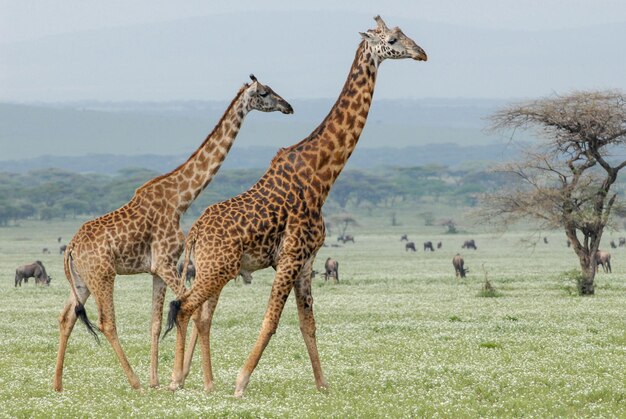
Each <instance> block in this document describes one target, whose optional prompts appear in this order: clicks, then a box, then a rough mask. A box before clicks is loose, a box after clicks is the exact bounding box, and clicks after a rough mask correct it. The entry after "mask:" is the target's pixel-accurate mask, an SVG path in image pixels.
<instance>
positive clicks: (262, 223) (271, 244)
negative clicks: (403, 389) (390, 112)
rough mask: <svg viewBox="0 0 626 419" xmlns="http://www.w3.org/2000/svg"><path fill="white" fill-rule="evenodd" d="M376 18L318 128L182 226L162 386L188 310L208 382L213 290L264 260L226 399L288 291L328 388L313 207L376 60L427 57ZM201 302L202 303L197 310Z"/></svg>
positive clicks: (342, 157) (177, 377)
mask: <svg viewBox="0 0 626 419" xmlns="http://www.w3.org/2000/svg"><path fill="white" fill-rule="evenodd" d="M375 20H376V22H377V27H376V29H372V30H369V31H367V32H366V33H361V36H362V38H363V40H362V42H361V43H360V44H359V46H358V48H357V52H356V56H355V58H354V62H353V64H352V67H351V69H350V72H349V74H348V79H347V80H346V83H345V85H344V87H343V90H342V92H341V94H340V96H339V98H338V99H337V102H336V103H335V105H334V106H333V108H332V109H331V111H330V113H329V114H328V116H327V117H326V119H324V121H323V122H322V123H321V124H320V125H319V127H317V128H316V129H315V130H314V131H313V132H312V133H311V134H310V135H309V136H308V137H307V138H305V139H304V140H302V141H301V142H299V143H298V144H295V145H293V146H291V147H289V148H285V149H282V150H280V151H279V152H278V154H277V155H276V156H275V157H274V159H273V160H272V162H271V164H270V167H269V169H268V170H267V172H266V173H265V174H264V175H263V176H262V177H261V179H259V181H258V182H257V183H256V184H255V185H253V186H252V187H251V188H250V189H249V190H248V191H246V192H244V193H243V194H241V195H238V196H236V197H234V198H231V199H229V200H227V201H224V202H220V203H217V204H214V205H211V206H210V207H208V208H207V209H206V210H205V212H204V213H203V214H202V216H201V217H200V218H199V219H198V220H197V221H196V222H195V223H194V225H193V227H192V228H191V230H190V232H189V235H188V238H187V242H186V246H185V259H186V260H189V257H190V254H191V253H192V252H193V253H194V255H195V256H194V259H195V264H196V278H195V281H194V283H193V286H192V288H191V289H189V290H187V291H186V292H185V293H184V294H183V295H182V296H181V297H179V298H178V299H177V300H175V301H172V303H170V312H169V315H168V331H169V330H170V329H171V328H173V326H174V324H176V325H177V336H176V353H175V359H174V369H173V373H172V381H171V383H170V389H171V390H175V389H177V388H179V387H181V386H182V385H183V384H184V379H185V375H184V369H183V361H184V355H185V354H184V352H185V336H186V333H187V325H188V322H189V319H190V317H191V316H192V314H193V316H194V323H195V326H196V327H197V328H198V334H199V336H200V343H201V346H202V366H203V370H204V388H205V390H211V389H212V388H213V375H212V366H211V355H210V342H209V341H210V327H211V320H212V316H213V313H214V311H215V306H216V305H217V302H218V299H219V295H220V292H221V290H222V288H223V287H224V285H225V284H226V283H227V282H228V281H229V280H231V279H233V278H235V277H236V275H237V274H238V273H240V272H241V273H244V274H249V273H251V272H253V271H256V270H258V269H263V268H266V267H269V266H271V267H273V268H274V269H275V270H276V275H275V278H274V281H273V284H272V291H271V294H270V298H269V303H268V307H267V310H266V312H265V317H264V319H263V324H262V327H261V332H260V334H259V337H258V339H257V341H256V343H255V345H254V348H253V349H252V352H251V353H250V355H249V357H248V359H247V361H246V363H245V365H244V367H243V368H242V370H241V372H240V373H239V376H238V378H237V384H236V389H235V396H237V397H241V396H242V395H243V393H244V391H245V388H246V386H247V385H248V382H249V380H250V375H251V374H252V371H253V370H254V368H255V367H256V365H257V363H258V362H259V359H260V357H261V354H262V353H263V350H264V349H265V347H266V346H267V344H268V342H269V340H270V337H271V336H272V334H274V333H275V331H276V328H277V326H278V321H279V319H280V315H281V313H282V310H283V307H284V304H285V301H286V300H287V297H288V296H289V293H290V292H291V289H292V288H295V296H296V304H297V307H298V317H299V321H300V330H301V332H302V336H303V338H304V341H305V343H306V347H307V350H308V353H309V358H310V360H311V365H312V367H313V374H314V376H315V382H316V385H317V387H318V388H325V387H326V386H327V384H326V381H325V379H324V376H323V374H322V368H321V366H320V360H319V356H318V351H317V343H316V338H315V319H314V317H313V297H312V296H311V269H312V263H313V260H314V259H315V255H316V253H317V251H318V250H319V248H320V247H321V246H322V244H323V243H324V237H325V230H324V220H323V219H322V205H323V204H324V201H325V200H326V197H327V196H328V193H329V191H330V188H331V187H332V185H333V183H334V182H335V180H336V179H337V176H338V175H339V173H340V172H341V170H342V169H343V167H344V165H345V164H346V161H347V160H348V158H349V157H350V155H351V154H352V151H353V150H354V147H355V146H356V144H357V141H358V139H359V136H360V134H361V131H362V130H363V127H364V126H365V120H366V118H367V115H368V112H369V108H370V104H371V102H372V95H373V93H374V84H375V81H376V74H377V70H378V66H379V65H380V63H381V62H382V61H383V60H385V59H387V58H412V59H415V60H418V61H426V59H427V56H426V53H425V52H424V51H423V50H422V49H421V48H420V47H419V46H417V45H416V44H415V42H414V41H413V40H411V39H410V38H408V37H407V36H406V35H404V33H402V31H401V30H400V29H399V28H397V27H396V28H393V29H389V28H388V27H387V26H386V25H385V23H384V22H383V20H382V19H381V18H380V16H376V17H375ZM205 301H208V304H204V305H203V307H202V310H198V311H196V309H197V308H198V307H200V305H201V304H203V303H204V302H205ZM194 312H195V314H194Z"/></svg>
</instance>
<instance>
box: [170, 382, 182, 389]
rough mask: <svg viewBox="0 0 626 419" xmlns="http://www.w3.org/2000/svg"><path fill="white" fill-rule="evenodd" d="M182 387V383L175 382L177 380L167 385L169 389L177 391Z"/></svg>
mask: <svg viewBox="0 0 626 419" xmlns="http://www.w3.org/2000/svg"><path fill="white" fill-rule="evenodd" d="M180 388H182V385H181V384H180V383H177V382H175V381H172V382H171V383H170V385H169V386H168V387H167V389H168V390H169V391H176V390H178V389H180Z"/></svg>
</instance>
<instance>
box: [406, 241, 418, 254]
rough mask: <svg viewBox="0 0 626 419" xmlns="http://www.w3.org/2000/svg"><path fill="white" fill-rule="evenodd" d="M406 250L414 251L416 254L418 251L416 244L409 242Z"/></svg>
mask: <svg viewBox="0 0 626 419" xmlns="http://www.w3.org/2000/svg"><path fill="white" fill-rule="evenodd" d="M404 250H406V251H407V252H408V251H409V250H412V251H414V252H415V251H416V250H415V243H413V242H408V243H407V244H405V245H404Z"/></svg>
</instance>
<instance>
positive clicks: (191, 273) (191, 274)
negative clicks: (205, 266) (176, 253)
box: [176, 261, 196, 283]
mask: <svg viewBox="0 0 626 419" xmlns="http://www.w3.org/2000/svg"><path fill="white" fill-rule="evenodd" d="M183 268H184V267H183V264H182V262H181V263H179V264H178V266H177V267H176V271H177V272H178V276H179V277H181V278H182V276H181V275H182V274H183V270H184V269H183ZM195 277H196V267H195V266H194V265H193V263H191V261H190V262H189V264H188V265H187V270H186V271H185V282H187V283H190V282H191V281H192V280H193V279H194V278H195Z"/></svg>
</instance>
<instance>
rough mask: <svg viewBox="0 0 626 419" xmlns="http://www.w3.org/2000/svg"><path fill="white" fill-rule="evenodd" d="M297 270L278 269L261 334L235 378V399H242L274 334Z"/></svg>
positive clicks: (297, 268)
mask: <svg viewBox="0 0 626 419" xmlns="http://www.w3.org/2000/svg"><path fill="white" fill-rule="evenodd" d="M299 270H300V267H298V266H288V267H283V266H279V267H278V269H277V271H276V277H275V278H274V283H273V284H272V292H271V294H270V300H269V303H268V306H267V309H266V311H265V317H264V318H263V325H262V326H261V332H260V333H259V337H258V338H257V341H256V343H255V344H254V348H253V349H252V352H250V355H249V356H248V359H247V361H246V363H245V364H244V366H243V368H242V369H241V371H240V372H239V375H238V376H237V384H236V386H235V397H243V393H244V392H245V390H246V387H247V386H248V383H249V382H250V375H251V374H252V372H253V371H254V369H255V368H256V366H257V365H258V363H259V359H261V355H262V354H263V351H264V350H265V348H266V347H267V344H268V343H269V341H270V338H271V337H272V335H273V334H274V333H276V329H277V328H278V321H279V320H280V315H281V313H282V311H283V308H284V307H285V301H287V297H289V293H290V292H291V289H292V288H293V284H294V278H295V277H296V276H297V274H298V271H299Z"/></svg>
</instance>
